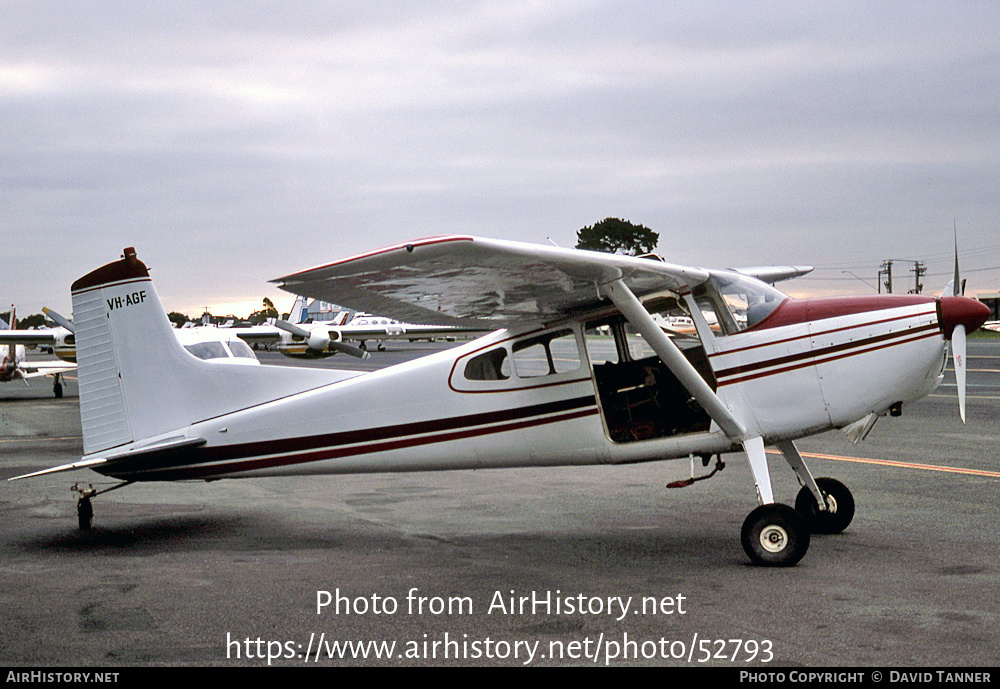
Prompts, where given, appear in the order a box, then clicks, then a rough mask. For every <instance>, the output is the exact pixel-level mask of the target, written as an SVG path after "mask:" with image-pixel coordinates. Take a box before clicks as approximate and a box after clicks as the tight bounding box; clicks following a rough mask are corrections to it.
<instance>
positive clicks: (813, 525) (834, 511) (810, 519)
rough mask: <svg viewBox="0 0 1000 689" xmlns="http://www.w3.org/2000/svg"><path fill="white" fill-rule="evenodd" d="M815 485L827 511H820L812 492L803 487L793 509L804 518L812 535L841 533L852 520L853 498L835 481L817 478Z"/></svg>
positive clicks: (842, 485)
mask: <svg viewBox="0 0 1000 689" xmlns="http://www.w3.org/2000/svg"><path fill="white" fill-rule="evenodd" d="M816 485H817V486H819V490H820V492H821V493H823V495H825V496H826V498H827V509H826V510H822V511H821V510H820V509H819V505H818V504H817V503H816V498H815V497H814V496H813V494H812V491H811V490H809V489H808V488H806V487H804V486H803V488H802V490H800V491H799V494H798V496H796V498H795V509H796V510H797V511H798V512H799V513H800V514H801V515H802V516H803V517H805V519H806V523H807V524H808V525H809V529H810V530H811V531H812V532H813V533H818V534H832V533H840V532H842V531H843V530H844V529H846V528H847V527H848V525H850V523H851V520H852V519H854V496H853V495H851V491H849V490H848V489H847V486H845V485H844V484H843V483H841V482H840V481H838V480H836V479H832V478H818V479H816Z"/></svg>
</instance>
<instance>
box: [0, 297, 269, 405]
mask: <svg viewBox="0 0 1000 689" xmlns="http://www.w3.org/2000/svg"><path fill="white" fill-rule="evenodd" d="M42 311H44V312H45V315H47V316H48V317H49V318H51V319H52V320H53V321H55V322H56V323H57V324H58V327H56V328H48V329H45V330H3V331H0V345H2V344H4V343H18V344H20V345H23V346H24V347H50V348H51V349H52V351H53V353H54V354H55V355H56V356H58V357H59V358H60V359H62V360H63V361H67V362H70V363H71V364H73V365H70V366H66V365H63V364H59V363H58V362H51V363H49V362H38V363H36V364H34V366H35V367H38V366H44V367H47V368H45V369H44V372H43V373H40V374H38V375H54V374H55V372H56V371H58V372H59V373H62V372H64V371H73V370H75V369H76V366H75V364H76V335H75V330H76V326H74V325H73V322H72V321H71V320H69V319H68V318H65V317H64V316H62V315H60V314H59V313H58V312H56V311H53V310H52V309H49V308H45V309H42ZM173 334H174V336H175V337H176V338H177V341H178V342H179V343H180V345H181V346H182V347H184V348H185V349H186V350H187V351H188V352H190V353H191V354H192V355H193V356H196V357H198V358H199V359H202V360H203V361H212V362H214V363H233V364H251V365H253V364H258V365H259V364H260V362H259V361H258V360H257V357H256V355H255V354H254V353H253V350H252V349H250V347H249V346H248V345H247V344H246V343H245V342H244V341H243V340H242V339H240V338H239V337H238V336H237V334H236V333H235V332H232V331H229V330H227V329H225V328H217V327H215V326H195V327H191V328H174V329H173ZM21 351H22V352H23V347H22V350H21ZM21 360H23V356H22V357H21ZM50 369H51V370H50ZM0 380H2V379H0ZM61 396H62V386H61V385H60V384H59V381H58V378H57V379H56V397H61Z"/></svg>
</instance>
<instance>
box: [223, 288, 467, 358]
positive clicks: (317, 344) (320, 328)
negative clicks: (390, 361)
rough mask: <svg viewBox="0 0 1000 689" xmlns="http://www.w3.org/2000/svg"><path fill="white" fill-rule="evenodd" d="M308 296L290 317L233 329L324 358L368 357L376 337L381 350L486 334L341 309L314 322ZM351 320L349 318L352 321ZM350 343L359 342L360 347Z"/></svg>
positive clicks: (294, 353)
mask: <svg viewBox="0 0 1000 689" xmlns="http://www.w3.org/2000/svg"><path fill="white" fill-rule="evenodd" d="M308 319H309V315H308V308H307V306H306V298H305V297H303V296H299V297H298V298H297V299H296V300H295V303H294V304H293V305H292V310H291V312H290V313H289V317H288V320H281V319H277V320H275V321H273V322H272V323H269V324H266V325H254V326H249V327H245V328H232V331H233V332H235V333H237V334H238V335H239V336H240V337H241V338H242V339H243V340H245V341H246V342H249V343H250V344H275V345H276V346H277V349H278V351H279V352H281V353H282V354H284V355H285V356H288V357H292V358H297V359H321V358H325V357H329V356H333V355H334V354H337V353H338V352H344V353H346V354H350V355H352V356H356V357H362V358H366V357H367V356H368V353H367V350H368V347H367V341H368V340H376V341H378V342H379V343H380V344H379V349H383V345H382V344H381V343H382V342H383V341H384V340H395V339H404V338H405V339H423V338H436V337H456V336H458V335H467V334H472V333H476V334H482V332H483V330H482V328H466V327H461V326H457V325H445V326H442V325H422V324H415V323H402V322H400V321H398V320H395V319H392V318H388V317H385V316H372V315H371V314H367V313H357V314H354V316H353V317H351V314H350V312H347V311H341V312H339V313H338V314H337V315H336V317H335V318H334V319H333V320H328V321H327V320H323V321H312V322H310V321H309V320H308ZM348 319H349V320H348ZM348 342H358V343H359V344H358V345H357V346H355V345H351V344H348Z"/></svg>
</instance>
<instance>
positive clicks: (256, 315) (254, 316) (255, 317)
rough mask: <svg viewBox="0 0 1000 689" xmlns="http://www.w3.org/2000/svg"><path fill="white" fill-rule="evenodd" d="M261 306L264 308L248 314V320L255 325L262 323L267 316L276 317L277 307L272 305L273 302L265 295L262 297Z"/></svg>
mask: <svg viewBox="0 0 1000 689" xmlns="http://www.w3.org/2000/svg"><path fill="white" fill-rule="evenodd" d="M263 306H264V308H263V309H261V310H260V311H254V312H253V313H251V314H250V319H249V320H250V322H251V323H253V324H254V325H257V324H259V323H263V322H264V321H266V320H267V319H268V318H277V317H278V309H276V308H275V307H274V302H272V301H271V300H270V299H268V298H267V297H264V302H263Z"/></svg>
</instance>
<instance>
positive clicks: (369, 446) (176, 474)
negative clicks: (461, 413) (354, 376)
mask: <svg viewBox="0 0 1000 689" xmlns="http://www.w3.org/2000/svg"><path fill="white" fill-rule="evenodd" d="M597 413H598V410H597V407H596V406H595V407H591V408H588V409H581V410H579V411H574V412H569V413H566V414H558V415H555V416H547V417H543V418H534V419H525V420H522V421H518V422H515V423H508V424H503V425H499V426H488V427H480V428H468V429H464V430H456V431H450V432H446V433H436V434H434V435H428V436H421V437H412V438H401V439H395V440H383V441H377V442H372V443H366V444H363V445H353V446H351V447H329V448H323V449H317V450H315V451H310V452H297V453H290V454H283V455H277V456H270V457H258V458H257V459H246V458H236V461H226V462H223V463H220V464H211V465H204V464H199V465H195V466H184V467H175V468H171V467H166V468H153V467H151V468H149V469H146V470H141V469H137V470H133V471H131V472H123V471H122V470H121V469H120V468H115V467H111V468H110V469H108V470H106V471H104V472H103V473H106V474H108V475H111V476H119V477H133V478H138V476H137V474H141V480H147V481H161V480H162V481H176V480H181V479H201V478H211V477H213V476H221V475H225V474H234V473H239V472H246V471H254V470H261V469H270V468H273V467H281V466H290V465H294V464H305V463H308V462H317V461H321V460H325V459H337V458H342V457H353V456H357V455H365V454H372V453H376V452H388V451H391V450H401V449H406V448H411V447H420V446H422V445H432V444H437V443H446V442H451V441H455V440H464V439H466V438H475V437H479V436H484V435H494V434H498V433H508V432H511V431H517V430H521V429H525V428H532V427H535V426H543V425H547V424H551V423H559V422H561V421H570V420H573V419H579V418H584V417H587V416H594V415H596V414H597ZM249 447H252V446H249ZM192 454H193V455H194V456H197V454H199V450H195V451H193V453H192ZM112 469H116V470H115V471H112Z"/></svg>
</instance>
